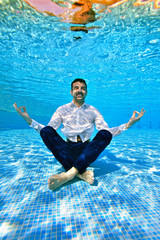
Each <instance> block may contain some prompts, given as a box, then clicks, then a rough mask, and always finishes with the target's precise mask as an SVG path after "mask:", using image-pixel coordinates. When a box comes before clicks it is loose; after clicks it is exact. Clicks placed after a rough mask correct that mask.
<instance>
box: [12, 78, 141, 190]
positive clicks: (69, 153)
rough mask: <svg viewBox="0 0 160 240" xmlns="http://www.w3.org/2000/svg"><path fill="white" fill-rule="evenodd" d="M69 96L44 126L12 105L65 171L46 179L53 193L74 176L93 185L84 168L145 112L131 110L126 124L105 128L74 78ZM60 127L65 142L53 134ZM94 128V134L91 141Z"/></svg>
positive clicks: (91, 175)
mask: <svg viewBox="0 0 160 240" xmlns="http://www.w3.org/2000/svg"><path fill="white" fill-rule="evenodd" d="M70 93H71V95H72V97H73V100H72V102H71V103H68V104H65V105H63V106H60V107H59V108H58V109H57V110H56V111H55V113H54V114H53V116H52V118H51V120H50V122H49V123H48V125H47V126H44V125H42V124H40V123H38V122H36V121H35V120H33V119H31V118H30V116H29V115H28V113H27V111H26V108H25V107H24V106H22V107H19V108H18V107H17V104H16V103H15V104H14V105H13V106H14V107H15V109H16V111H17V112H18V114H19V115H20V116H21V117H23V119H24V120H26V121H27V123H28V124H29V125H30V126H31V127H32V128H34V129H36V130H37V131H38V132H39V133H40V135H41V137H42V139H43V141H44V143H45V145H46V146H47V148H48V149H49V150H50V151H51V152H52V153H53V155H54V156H55V158H56V159H57V160H58V161H59V162H60V164H61V165H62V166H63V167H64V169H65V170H66V172H62V173H60V174H55V175H52V176H51V177H50V178H49V179H48V186H49V189H51V190H55V189H56V188H58V187H60V186H61V185H63V184H65V183H66V182H68V181H70V180H72V179H73V178H74V177H75V176H77V177H79V178H80V179H83V180H84V181H86V182H87V183H89V184H93V182H94V173H93V171H91V170H87V167H88V166H89V165H90V164H91V163H93V162H94V161H95V160H96V159H97V157H98V156H99V155H100V154H101V153H102V151H103V150H104V149H105V148H106V147H107V146H108V145H109V143H110V142H111V139H112V137H114V136H117V135H119V134H120V133H121V132H123V131H125V130H126V129H128V128H130V127H131V126H132V125H133V124H135V123H136V122H138V121H139V120H140V118H141V117H142V116H143V115H144V113H145V111H144V109H142V110H141V112H140V113H139V112H137V111H134V112H133V115H132V117H131V119H130V120H129V122H128V123H126V124H122V125H120V126H119V127H113V128H109V127H108V124H107V123H106V122H105V121H104V118H103V116H102V115H101V113H100V112H99V111H98V110H97V109H96V108H95V107H93V106H91V105H89V104H86V103H85V98H86V96H87V84H86V81H85V80H83V79H80V78H78V79H75V80H74V81H73V82H72V83H71V91H70ZM136 115H137V116H136ZM61 124H62V125H63V127H62V129H61V131H62V133H63V134H64V136H65V137H66V141H65V140H64V139H62V138H61V137H60V135H59V134H58V133H57V131H56V130H57V129H58V128H59V127H60V125H61ZM95 126H96V128H97V130H98V133H97V134H96V136H95V137H94V138H93V140H91V139H90V138H91V135H92V133H93V131H94V127H95Z"/></svg>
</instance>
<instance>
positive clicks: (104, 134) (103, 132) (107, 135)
mask: <svg viewBox="0 0 160 240" xmlns="http://www.w3.org/2000/svg"><path fill="white" fill-rule="evenodd" d="M99 133H100V134H101V136H102V137H103V138H104V139H105V140H107V142H108V143H110V141H111V140H112V133H111V132H109V131H108V130H105V129H103V130H100V131H99Z"/></svg>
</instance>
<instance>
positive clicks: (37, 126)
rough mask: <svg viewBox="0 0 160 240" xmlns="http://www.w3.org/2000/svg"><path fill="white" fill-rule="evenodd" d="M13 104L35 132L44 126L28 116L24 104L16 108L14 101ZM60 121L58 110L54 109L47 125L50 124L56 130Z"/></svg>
mask: <svg viewBox="0 0 160 240" xmlns="http://www.w3.org/2000/svg"><path fill="white" fill-rule="evenodd" d="M13 106H14V108H15V109H16V111H17V113H18V114H19V115H20V116H21V117H22V118H23V119H24V120H25V121H26V122H27V123H28V124H29V125H30V127H32V128H34V129H35V130H36V131H37V132H40V131H41V129H42V128H44V127H45V126H44V125H43V124H40V123H38V122H36V121H35V120H33V119H32V118H30V116H29V114H28V113H27V111H26V108H25V107H24V106H22V107H19V108H18V106H17V104H16V103H14V104H13ZM61 123H62V118H61V115H60V114H59V111H56V112H55V113H54V114H53V116H52V118H51V120H50V122H49V123H48V125H47V126H51V127H53V128H54V129H55V130H57V129H58V128H59V127H60V125H61Z"/></svg>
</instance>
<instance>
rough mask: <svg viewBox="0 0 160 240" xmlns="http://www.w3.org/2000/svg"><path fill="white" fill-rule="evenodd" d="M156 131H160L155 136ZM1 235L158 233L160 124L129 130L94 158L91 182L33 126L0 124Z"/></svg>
mask: <svg viewBox="0 0 160 240" xmlns="http://www.w3.org/2000/svg"><path fill="white" fill-rule="evenodd" d="M153 136H154V138H153ZM0 163H1V164H0V239H2V240H5V239H7V240H8V239H11V240H17V239H18V240H19V239H23V240H38V239H47V240H50V239H54V240H67V239H78V240H79V239H80V240H81V239H84V240H94V239H98V240H104V239H116V240H117V239H126V240H128V239H136V240H137V239H148V240H149V239H160V190H159V189H160V131H159V130H141V129H139V130H134V129H132V130H128V131H126V132H124V133H123V134H122V135H120V136H118V137H116V138H114V139H113V140H112V143H111V144H110V145H109V146H108V148H107V149H106V150H105V151H104V152H103V153H102V154H101V156H100V157H99V158H98V159H97V161H96V162H94V163H93V164H92V165H91V169H93V170H94V173H95V178H96V180H95V183H94V184H93V186H90V185H89V184H87V183H85V182H83V181H80V180H78V179H74V180H73V181H71V182H70V183H68V184H66V185H64V186H63V187H62V188H60V189H58V190H57V191H54V192H52V191H50V190H48V188H47V179H48V177H49V176H51V175H52V174H55V173H59V172H61V171H63V169H62V167H61V166H60V165H59V163H57V161H56V160H55V159H54V157H53V156H52V154H51V153H50V152H49V151H48V150H47V148H46V147H45V146H44V144H43V142H42V140H41V139H40V136H39V134H38V133H37V132H35V131H34V130H32V129H27V130H10V131H1V132H0Z"/></svg>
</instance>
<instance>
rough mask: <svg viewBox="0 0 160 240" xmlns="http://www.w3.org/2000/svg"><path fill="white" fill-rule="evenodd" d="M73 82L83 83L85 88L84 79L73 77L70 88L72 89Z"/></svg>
mask: <svg viewBox="0 0 160 240" xmlns="http://www.w3.org/2000/svg"><path fill="white" fill-rule="evenodd" d="M75 82H81V83H84V85H85V86H86V88H87V83H86V81H85V80H84V79H82V78H76V79H74V80H73V82H72V83H71V89H73V83H75Z"/></svg>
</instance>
